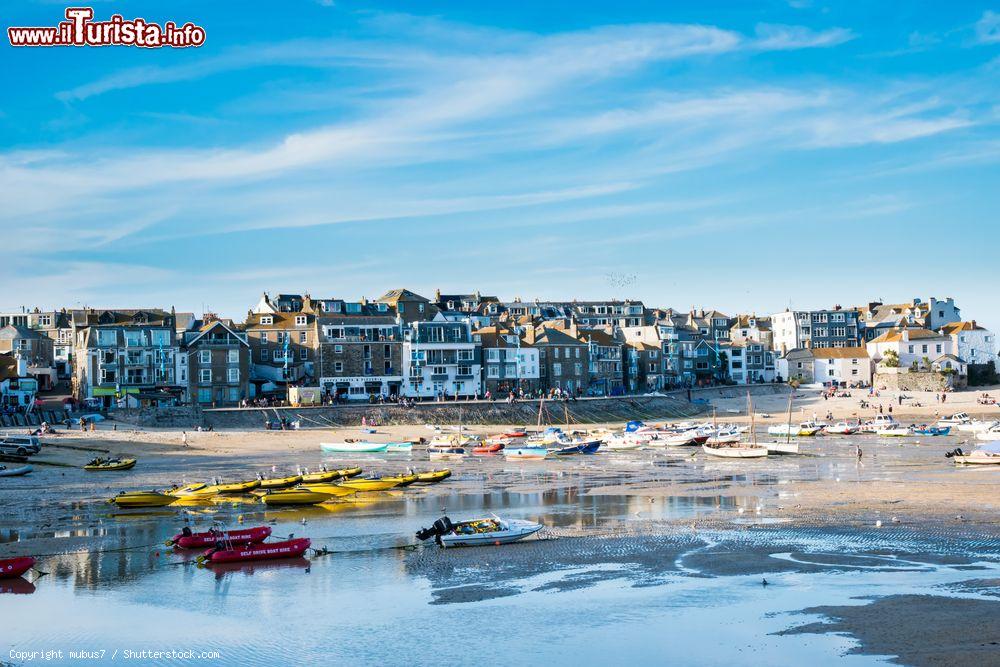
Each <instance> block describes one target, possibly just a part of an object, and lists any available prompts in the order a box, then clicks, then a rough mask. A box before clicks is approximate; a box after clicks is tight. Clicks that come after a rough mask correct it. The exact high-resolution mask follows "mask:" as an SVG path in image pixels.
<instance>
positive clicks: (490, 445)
mask: <svg viewBox="0 0 1000 667" xmlns="http://www.w3.org/2000/svg"><path fill="white" fill-rule="evenodd" d="M505 446H506V445H505V444H504V443H503V442H500V441H499V440H487V441H486V442H483V443H480V444H478V445H476V446H475V447H473V448H472V453H473V454H496V453H497V452H500V451H503V448H504V447H505Z"/></svg>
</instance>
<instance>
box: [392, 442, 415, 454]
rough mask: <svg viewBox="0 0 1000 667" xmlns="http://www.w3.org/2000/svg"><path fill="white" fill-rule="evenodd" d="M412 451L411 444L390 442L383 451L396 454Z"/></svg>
mask: <svg viewBox="0 0 1000 667" xmlns="http://www.w3.org/2000/svg"><path fill="white" fill-rule="evenodd" d="M412 450H413V443H412V442H390V443H389V444H387V445H386V448H385V451H387V452H389V453H396V454H406V453H409V452H410V451H412Z"/></svg>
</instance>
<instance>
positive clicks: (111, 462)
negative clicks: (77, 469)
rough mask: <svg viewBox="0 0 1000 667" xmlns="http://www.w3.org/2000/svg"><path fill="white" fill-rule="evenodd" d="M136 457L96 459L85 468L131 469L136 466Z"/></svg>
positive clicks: (84, 467) (94, 469) (91, 469)
mask: <svg viewBox="0 0 1000 667" xmlns="http://www.w3.org/2000/svg"><path fill="white" fill-rule="evenodd" d="M135 462H136V461H135V459H96V460H95V462H93V463H88V464H87V465H85V466H83V469H84V470H90V471H97V470H101V471H103V470H131V469H132V468H134V467H135Z"/></svg>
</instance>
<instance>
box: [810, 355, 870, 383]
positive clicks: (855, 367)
mask: <svg viewBox="0 0 1000 667" xmlns="http://www.w3.org/2000/svg"><path fill="white" fill-rule="evenodd" d="M810 351H811V352H812V355H813V378H814V380H815V381H816V382H822V383H824V384H825V383H827V382H836V383H837V384H848V385H850V384H857V383H859V382H863V383H865V384H871V381H872V363H871V357H869V356H868V350H867V349H865V348H863V347H814V348H813V349H812V350H810Z"/></svg>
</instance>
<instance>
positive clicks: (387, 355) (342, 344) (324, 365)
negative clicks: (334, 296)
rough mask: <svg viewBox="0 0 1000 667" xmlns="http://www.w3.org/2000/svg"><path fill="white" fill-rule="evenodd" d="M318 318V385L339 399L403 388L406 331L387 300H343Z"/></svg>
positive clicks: (392, 393)
mask: <svg viewBox="0 0 1000 667" xmlns="http://www.w3.org/2000/svg"><path fill="white" fill-rule="evenodd" d="M324 311H325V312H326V313H327V314H324V315H320V316H319V317H318V318H317V320H316V327H317V331H318V333H317V340H318V345H319V349H318V353H317V356H318V362H317V363H318V371H317V372H318V374H319V386H320V389H321V390H322V391H323V394H324V395H325V396H328V397H336V399H337V400H368V399H369V398H370V397H371V396H385V397H390V396H399V395H401V394H402V393H403V383H404V375H403V373H404V368H403V335H402V329H401V325H400V323H399V322H398V321H397V318H396V315H395V309H394V308H393V307H391V306H389V305H388V304H385V303H368V302H342V303H337V304H331V305H330V306H329V307H325V308H324Z"/></svg>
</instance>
